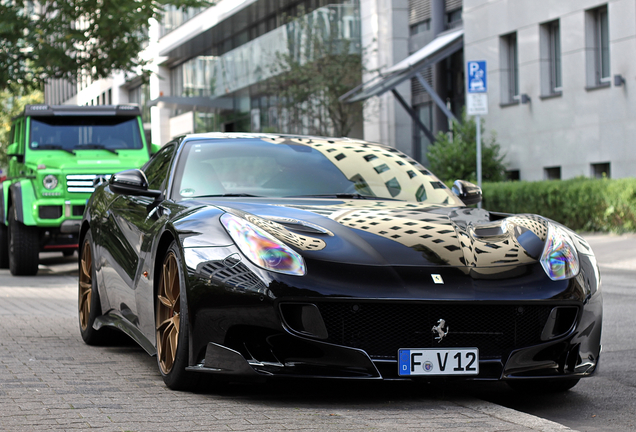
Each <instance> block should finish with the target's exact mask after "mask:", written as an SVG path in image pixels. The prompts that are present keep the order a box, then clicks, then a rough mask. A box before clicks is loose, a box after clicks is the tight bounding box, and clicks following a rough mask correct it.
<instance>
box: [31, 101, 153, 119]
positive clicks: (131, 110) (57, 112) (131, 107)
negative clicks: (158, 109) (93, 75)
mask: <svg viewBox="0 0 636 432" xmlns="http://www.w3.org/2000/svg"><path fill="white" fill-rule="evenodd" d="M51 115H54V116H84V115H90V116H96V115H98V116H139V115H141V109H140V108H139V106H138V105H136V104H127V105H45V104H40V105H26V106H25V107H24V116H25V117H28V116H32V117H36V116H51Z"/></svg>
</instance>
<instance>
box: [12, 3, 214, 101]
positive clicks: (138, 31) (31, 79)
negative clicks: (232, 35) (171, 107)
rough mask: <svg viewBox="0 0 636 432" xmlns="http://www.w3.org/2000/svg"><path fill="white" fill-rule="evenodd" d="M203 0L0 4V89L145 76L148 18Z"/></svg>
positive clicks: (201, 4) (156, 17)
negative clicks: (123, 74) (117, 75)
mask: <svg viewBox="0 0 636 432" xmlns="http://www.w3.org/2000/svg"><path fill="white" fill-rule="evenodd" d="M167 4H174V5H176V6H179V7H183V8H186V7H200V6H209V5H211V4H213V2H209V1H205V0H133V1H131V0H64V1H59V0H34V1H31V0H11V1H1V2H0V41H2V43H0V90H4V89H7V88H15V87H16V86H19V87H24V86H27V87H29V86H31V87H38V86H41V84H42V83H43V82H46V81H47V80H49V79H51V78H66V79H69V80H71V81H76V80H77V78H78V76H79V74H80V73H84V74H86V75H88V76H90V77H91V78H92V79H93V80H96V79H99V78H104V77H107V76H109V75H110V74H111V73H112V72H115V71H125V72H134V73H140V74H142V75H144V76H147V75H148V74H149V72H148V71H147V70H144V69H143V67H144V66H145V65H146V64H147V62H146V61H144V60H142V59H140V58H139V56H138V54H139V53H140V52H141V50H142V49H143V47H144V44H145V43H146V42H147V40H148V26H149V20H150V19H152V18H155V19H160V18H161V14H162V10H163V7H164V6H166V5H167Z"/></svg>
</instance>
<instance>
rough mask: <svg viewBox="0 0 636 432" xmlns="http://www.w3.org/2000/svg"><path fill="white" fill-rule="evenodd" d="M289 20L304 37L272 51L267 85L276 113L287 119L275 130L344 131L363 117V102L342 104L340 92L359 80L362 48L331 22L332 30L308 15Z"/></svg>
mask: <svg viewBox="0 0 636 432" xmlns="http://www.w3.org/2000/svg"><path fill="white" fill-rule="evenodd" d="M294 24H296V30H297V31H298V32H300V33H302V34H303V35H304V36H305V37H303V38H298V39H300V40H303V43H302V45H301V44H298V43H297V41H296V38H290V46H289V47H288V50H287V51H285V52H278V53H277V55H276V59H275V61H274V64H273V65H272V72H273V73H274V77H273V78H271V79H270V80H269V82H268V85H267V91H268V93H270V94H272V95H276V97H277V101H278V107H277V108H278V110H279V115H278V118H279V119H283V118H285V121H286V122H287V124H286V125H282V128H281V127H279V129H288V130H279V131H278V132H292V133H307V131H308V133H309V134H311V135H322V136H329V135H335V136H347V135H349V133H350V132H351V129H352V128H353V127H354V125H355V124H356V123H359V122H361V121H362V103H361V102H358V103H353V104H346V103H343V102H341V101H340V100H339V97H340V96H342V95H343V94H345V93H346V92H348V91H349V90H351V89H353V88H354V87H355V86H357V85H358V84H359V83H360V81H361V78H362V72H363V69H364V68H363V64H362V54H361V53H360V50H359V49H358V48H357V47H356V46H354V45H353V43H354V42H352V41H351V40H347V39H342V38H340V37H339V35H338V34H337V29H338V26H337V24H336V23H331V26H330V27H329V28H330V29H331V31H325V29H324V26H322V25H320V24H319V23H317V22H312V21H311V19H310V17H305V18H304V19H303V18H301V19H298V20H296V21H295V22H294ZM283 111H284V112H285V113H286V114H285V115H282V113H283Z"/></svg>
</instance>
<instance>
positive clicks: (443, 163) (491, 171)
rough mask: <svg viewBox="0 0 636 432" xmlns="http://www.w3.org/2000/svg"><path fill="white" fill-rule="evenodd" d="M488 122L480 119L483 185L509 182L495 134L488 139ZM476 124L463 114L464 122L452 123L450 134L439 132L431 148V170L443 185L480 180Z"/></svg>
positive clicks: (429, 151) (429, 158) (429, 157)
mask: <svg viewBox="0 0 636 432" xmlns="http://www.w3.org/2000/svg"><path fill="white" fill-rule="evenodd" d="M484 123H485V121H484V120H483V119H481V124H480V127H481V138H482V145H481V167H482V178H483V180H484V181H491V182H497V181H503V180H505V179H506V165H505V163H504V159H505V155H500V154H499V152H500V150H501V147H500V145H499V144H498V143H497V139H496V134H495V133H494V132H492V133H491V136H490V138H486V137H485V133H484V131H485V129H484ZM476 132H477V124H476V122H475V118H474V117H468V116H467V115H466V110H464V112H463V113H462V122H461V124H460V123H458V122H453V126H452V128H451V131H450V132H449V133H444V132H439V133H438V134H437V137H436V139H435V143H434V144H433V145H431V146H429V148H428V160H429V163H430V166H431V170H432V171H433V172H434V173H435V175H437V176H438V177H439V178H440V179H442V180H443V181H454V180H457V179H463V180H472V181H476V179H477V140H476V138H477V137H476Z"/></svg>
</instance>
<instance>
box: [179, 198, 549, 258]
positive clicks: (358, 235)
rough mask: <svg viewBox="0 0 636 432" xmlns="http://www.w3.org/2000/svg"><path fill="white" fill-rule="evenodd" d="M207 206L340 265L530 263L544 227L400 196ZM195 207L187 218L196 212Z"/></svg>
mask: <svg viewBox="0 0 636 432" xmlns="http://www.w3.org/2000/svg"><path fill="white" fill-rule="evenodd" d="M192 204H194V203H192ZM201 204H202V203H201ZM208 205H209V203H208ZM213 205H214V206H215V207H218V208H219V209H221V210H223V211H225V212H230V213H233V214H235V215H237V216H240V217H243V218H246V219H248V220H249V221H250V222H252V223H254V224H256V225H258V226H260V227H261V228H263V229H265V230H266V231H268V232H269V233H270V234H271V235H273V236H274V237H276V238H278V239H279V240H280V241H282V242H285V243H287V244H289V245H291V246H293V247H294V248H295V249H296V250H298V251H300V253H301V254H302V255H303V256H304V257H305V259H308V260H312V259H315V260H322V261H334V262H339V263H346V264H360V265H390V266H410V265H417V266H435V267H439V266H454V267H471V268H475V267H480V268H498V267H501V266H518V265H523V264H532V263H535V262H537V260H538V259H539V257H540V255H541V253H542V251H543V247H544V243H545V239H546V236H547V230H548V222H547V220H546V219H544V218H542V217H540V216H536V215H525V214H524V215H504V214H494V213H491V212H488V211H486V210H481V209H476V208H465V207H460V208H458V207H448V206H435V205H433V206H431V205H427V204H424V203H410V202H402V201H384V200H318V199H306V200H289V199H280V200H267V201H264V200H257V199H254V200H252V201H247V202H246V201H245V200H241V201H240V202H239V201H238V200H237V201H234V200H223V202H219V201H216V202H214V203H213ZM205 208H206V207H202V208H200V210H199V211H202V212H206V211H205ZM207 208H208V209H209V207H207ZM199 211H195V212H194V214H192V213H190V216H189V217H190V218H192V217H194V218H196V213H199ZM201 216H203V215H202V214H201ZM215 223H218V222H215ZM199 244H200V243H199ZM186 246H187V245H186Z"/></svg>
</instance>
